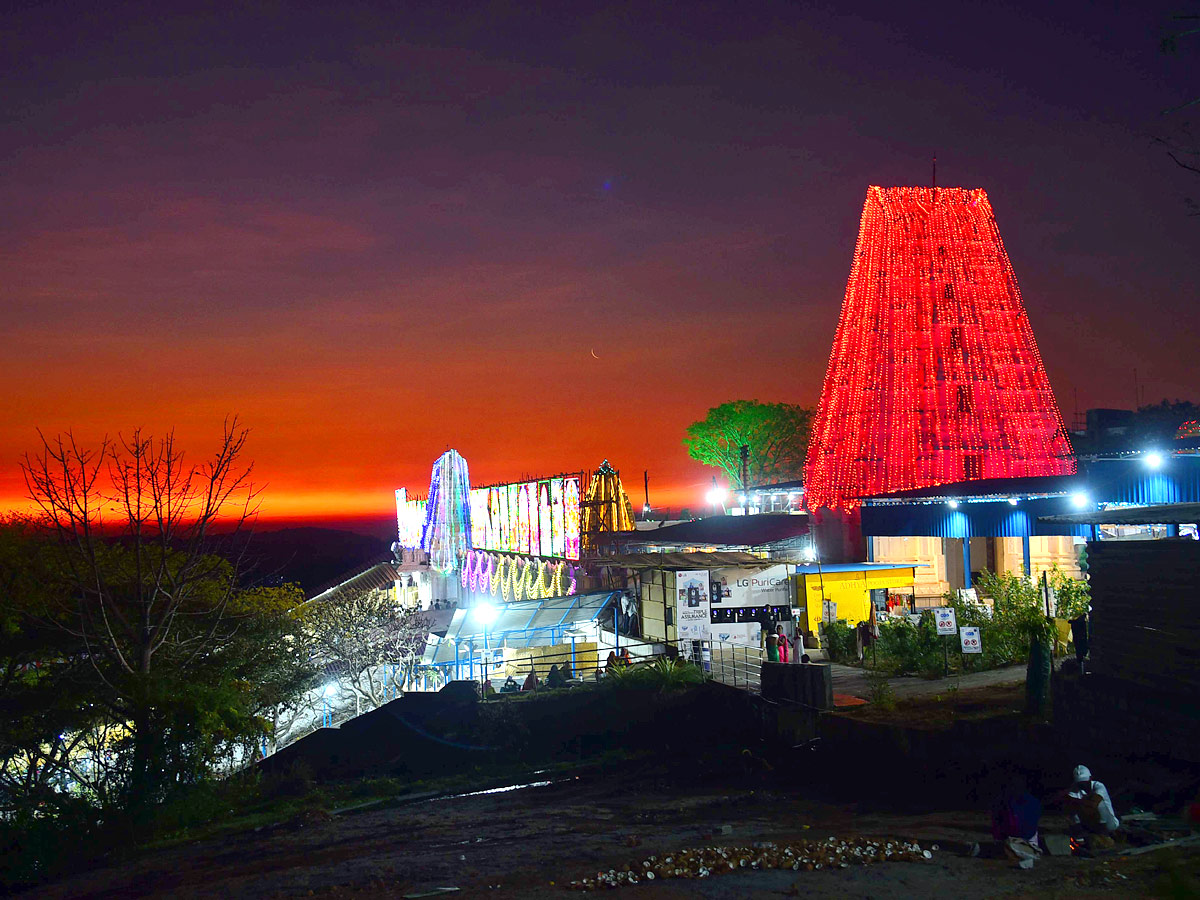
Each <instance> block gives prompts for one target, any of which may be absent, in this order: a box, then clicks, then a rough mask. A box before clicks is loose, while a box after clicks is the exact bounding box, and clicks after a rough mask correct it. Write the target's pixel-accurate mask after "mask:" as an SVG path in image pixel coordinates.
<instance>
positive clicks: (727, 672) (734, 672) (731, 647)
mask: <svg viewBox="0 0 1200 900" xmlns="http://www.w3.org/2000/svg"><path fill="white" fill-rule="evenodd" d="M676 646H677V647H678V648H679V656H680V657H681V658H682V659H685V660H687V661H688V662H691V663H695V664H696V665H698V666H699V667H700V668H701V669H703V670H704V672H705V674H707V675H708V676H709V677H710V678H712V680H713V681H719V682H721V684H727V685H729V686H730V687H735V688H739V689H740V690H744V691H749V692H750V693H752V694H758V693H760V692H761V691H762V650H761V649H760V648H759V647H748V646H746V645H744V644H730V643H726V642H725V641H712V640H705V641H689V640H683V641H677V642H676Z"/></svg>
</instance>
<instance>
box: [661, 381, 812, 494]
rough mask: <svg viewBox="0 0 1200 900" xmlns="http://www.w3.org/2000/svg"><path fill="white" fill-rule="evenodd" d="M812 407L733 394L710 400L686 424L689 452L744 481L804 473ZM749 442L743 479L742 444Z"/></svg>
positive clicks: (764, 481)
mask: <svg viewBox="0 0 1200 900" xmlns="http://www.w3.org/2000/svg"><path fill="white" fill-rule="evenodd" d="M812 419H813V411H812V410H811V409H805V408H804V407H802V406H796V405H794V404H791V403H759V402H758V401H757V400H735V401H733V402H732V403H722V404H721V405H720V406H714V407H713V408H712V409H710V410H709V411H708V415H706V416H705V417H704V418H703V419H701V420H700V421H699V422H693V423H692V424H691V425H689V426H688V429H687V437H685V438H684V441H683V445H684V446H685V447H687V451H688V456H690V457H691V458H692V459H694V460H696V461H697V462H701V463H704V464H705V465H706V466H716V467H717V468H719V469H720V470H721V471H722V472H724V473H725V475H726V477H728V479H729V483H730V484H732V485H738V486H742V487H746V486H754V485H757V484H772V483H775V482H780V481H792V480H798V479H800V478H803V477H804V454H805V453H806V452H807V450H808V436H809V430H810V428H811V427H812ZM743 446H747V447H749V460H748V471H749V482H750V484H749V485H742V475H741V448H742V447H743Z"/></svg>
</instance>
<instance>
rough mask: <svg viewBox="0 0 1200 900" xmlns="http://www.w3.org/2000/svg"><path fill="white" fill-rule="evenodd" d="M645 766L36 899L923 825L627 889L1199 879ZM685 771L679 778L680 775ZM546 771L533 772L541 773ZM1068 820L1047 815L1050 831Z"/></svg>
mask: <svg viewBox="0 0 1200 900" xmlns="http://www.w3.org/2000/svg"><path fill="white" fill-rule="evenodd" d="M691 763H692V761H691V760H689V761H687V763H685V765H684V771H683V772H682V773H681V772H680V771H679V770H678V767H666V766H664V764H663V763H662V761H658V762H656V763H654V764H642V765H638V764H634V763H630V764H629V765H628V766H627V767H624V768H621V767H617V768H611V767H610V768H608V769H605V770H596V769H592V770H590V771H586V772H583V773H582V774H578V775H574V776H571V775H567V776H562V775H560V776H557V777H558V778H559V780H557V781H555V782H553V783H551V784H549V785H544V786H535V787H526V788H523V789H519V790H512V791H506V792H499V793H486V794H477V795H474V796H458V797H446V798H441V799H432V800H431V799H423V800H412V799H408V800H406V799H404V798H403V797H398V798H394V799H392V800H388V801H385V802H383V803H381V804H377V805H375V806H368V807H365V808H360V809H357V810H348V811H344V812H340V813H334V814H330V812H327V811H322V810H316V811H314V812H311V813H308V814H305V815H303V816H300V817H298V818H297V819H295V820H293V821H290V822H281V823H277V824H274V825H269V826H265V827H262V828H260V829H259V830H257V831H249V832H246V833H241V834H234V835H230V836H225V837H221V838H212V839H207V840H200V841H196V842H193V843H190V844H186V845H182V846H176V847H173V848H170V849H166V850H160V851H157V852H147V853H144V854H140V855H137V856H135V857H133V858H132V859H130V860H128V861H125V862H123V863H122V864H120V865H113V866H110V867H108V868H100V869H96V870H93V871H89V872H84V873H80V874H78V875H76V876H73V877H71V878H69V879H66V880H64V881H60V882H58V883H55V884H52V885H48V886H43V887H41V888H40V889H39V890H38V891H37V894H38V896H39V897H45V898H68V897H85V896H86V897H114V898H115V897H121V898H126V897H143V896H171V897H214V896H216V897H232V898H241V897H247V898H249V897H255V898H259V897H306V896H318V897H337V896H343V895H345V896H350V897H404V896H406V895H409V894H414V893H418V892H421V891H424V890H431V889H434V888H438V887H457V888H459V889H460V890H459V891H458V892H456V893H455V894H452V895H450V896H464V897H477V896H485V895H486V896H488V897H495V898H518V897H520V898H543V897H544V898H549V897H563V896H570V894H568V893H567V886H568V884H569V882H571V881H572V880H579V879H582V878H585V877H593V876H595V874H596V873H597V871H600V870H605V871H606V870H608V869H610V868H619V867H622V866H625V867H630V866H640V864H641V861H642V860H645V859H646V858H647V857H649V856H650V855H659V856H662V855H664V854H670V853H671V852H673V851H678V850H680V849H683V848H689V847H702V846H712V845H721V846H748V845H753V844H754V843H755V842H762V841H775V842H780V843H782V842H786V841H792V840H811V839H813V838H821V839H823V838H827V837H830V836H837V837H839V838H844V837H852V836H880V837H890V838H901V839H905V840H914V839H915V840H918V841H920V842H921V846H922V847H923V848H927V849H931V850H932V847H933V845H934V844H937V845H938V847H939V849H938V850H934V851H932V859H930V860H928V861H923V862H919V863H917V862H900V863H883V864H877V865H872V866H852V867H849V868H845V869H837V870H834V871H829V870H822V871H813V872H793V871H790V870H788V871H778V870H771V871H747V872H741V871H739V872H737V873H731V874H728V875H722V876H718V877H710V878H706V879H690V880H677V879H671V880H666V881H663V880H658V881H656V882H653V883H643V884H639V885H637V886H631V887H622V888H620V889H618V890H619V892H620V895H621V896H625V897H629V898H630V900H633V898H639V897H655V898H659V897H661V898H666V897H712V898H724V897H730V898H732V897H781V896H797V895H799V896H805V897H818V898H820V897H831V898H832V897H872V898H877V900H882V898H893V897H894V898H900V897H919V896H954V897H964V898H977V897H1093V896H1110V895H1114V894H1120V895H1128V896H1155V895H1159V896H1189V895H1188V894H1186V893H1184V894H1181V893H1170V890H1169V889H1170V887H1171V884H1172V883H1171V882H1169V879H1171V878H1174V879H1175V882H1176V883H1183V882H1182V881H1181V879H1183V880H1186V879H1188V878H1190V879H1191V884H1192V885H1193V886H1194V885H1196V884H1200V880H1198V879H1197V872H1200V854H1198V853H1197V852H1196V850H1197V848H1189V849H1188V850H1174V851H1161V852H1159V853H1154V854H1146V855H1142V856H1138V857H1134V858H1125V859H1119V858H1117V859H1111V858H1110V859H1097V860H1088V859H1077V858H1042V859H1041V860H1039V861H1038V863H1037V865H1036V866H1035V868H1034V869H1033V870H1031V871H1021V870H1018V869H1016V868H1015V867H1013V866H1012V865H1011V864H1009V863H1006V862H1003V861H1001V860H986V859H970V858H965V857H961V856H959V855H956V854H954V853H950V852H947V851H946V849H945V848H944V847H943V846H942V845H943V844H944V843H945V842H947V841H966V842H969V841H972V840H986V839H987V837H988V835H987V833H986V832H987V828H988V822H987V815H986V813H985V812H983V811H946V812H936V813H925V814H921V815H907V816H906V815H896V814H890V813H880V812H873V811H871V810H869V809H867V808H865V807H863V806H855V805H849V806H847V805H831V804H829V803H825V802H820V801H817V800H815V799H813V797H812V791H811V790H809V789H807V788H806V787H805V786H804V784H803V783H801V781H800V780H799V779H798V778H797V779H796V780H795V781H794V782H793V781H792V780H791V779H790V778H789V777H788V776H787V775H785V774H784V773H782V772H780V771H779V770H772V771H771V772H768V773H762V772H759V773H754V772H753V771H752V767H740V766H739V765H738V764H737V762H733V763H732V764H729V763H726V764H724V768H722V767H721V765H719V764H718V765H714V764H711V763H710V764H709V765H708V767H707V768H705V767H704V766H703V765H701V766H699V767H698V768H697V769H696V770H695V773H694V774H695V777H694V778H689V777H688V774H689V773H688V771H687V766H688V765H690V764H691ZM681 776H682V777H681ZM531 777H532V778H534V779H536V777H537V776H536V775H533V776H531ZM1056 827H1058V828H1064V827H1065V821H1063V820H1061V819H1060V820H1058V821H1056V820H1055V819H1054V817H1052V816H1051V817H1048V818H1047V819H1044V820H1043V830H1049V831H1053V830H1055V828H1056Z"/></svg>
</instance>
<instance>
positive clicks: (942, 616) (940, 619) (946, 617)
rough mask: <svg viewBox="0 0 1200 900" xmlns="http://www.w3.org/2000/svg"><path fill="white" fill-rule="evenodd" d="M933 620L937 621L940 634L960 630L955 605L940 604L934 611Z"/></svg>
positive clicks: (953, 632)
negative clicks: (955, 614) (955, 615)
mask: <svg viewBox="0 0 1200 900" xmlns="http://www.w3.org/2000/svg"><path fill="white" fill-rule="evenodd" d="M933 621H935V622H936V623H937V633H938V634H955V633H956V632H957V631H958V620H957V619H956V618H955V617H954V607H953V606H939V607H937V608H936V609H935V610H934V611H933Z"/></svg>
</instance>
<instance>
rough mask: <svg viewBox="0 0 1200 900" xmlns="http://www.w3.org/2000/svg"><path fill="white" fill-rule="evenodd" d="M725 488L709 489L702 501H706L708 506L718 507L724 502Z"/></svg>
mask: <svg viewBox="0 0 1200 900" xmlns="http://www.w3.org/2000/svg"><path fill="white" fill-rule="evenodd" d="M726 496H727V495H726V493H725V488H722V487H714V488H709V489H708V493H707V494H705V495H704V499H706V500H707V501H708V505H709V506H720V505H721V504H723V503H724V502H725V497H726Z"/></svg>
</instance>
